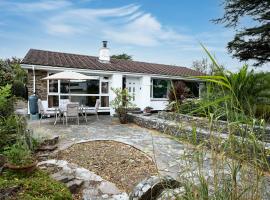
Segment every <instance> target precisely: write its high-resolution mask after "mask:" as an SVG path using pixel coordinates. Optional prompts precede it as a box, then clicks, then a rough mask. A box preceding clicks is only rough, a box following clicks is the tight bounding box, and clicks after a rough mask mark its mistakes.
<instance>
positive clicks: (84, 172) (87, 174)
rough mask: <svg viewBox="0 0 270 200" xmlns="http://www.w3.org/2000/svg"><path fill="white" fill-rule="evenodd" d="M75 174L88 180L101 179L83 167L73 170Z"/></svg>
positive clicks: (99, 180)
mask: <svg viewBox="0 0 270 200" xmlns="http://www.w3.org/2000/svg"><path fill="white" fill-rule="evenodd" d="M75 176H76V177H77V178H78V179H84V180H89V181H97V182H101V181H103V179H102V178H101V177H100V176H98V175H96V174H94V173H93V172H90V171H89V170H87V169H85V168H77V169H76V170H75Z"/></svg>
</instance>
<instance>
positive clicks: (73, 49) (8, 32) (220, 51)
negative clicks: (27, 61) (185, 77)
mask: <svg viewBox="0 0 270 200" xmlns="http://www.w3.org/2000/svg"><path fill="white" fill-rule="evenodd" d="M221 3H222V0H204V1H201V0H74V1H73V0H0V41H1V45H0V58H10V57H14V56H15V57H18V58H23V57H24V56H25V55H26V53H27V51H28V50H29V49H30V48H34V49H43V50H50V51H60V52H67V53H78V54H85V55H92V56H98V52H99V48H100V47H101V41H102V40H107V41H108V47H109V48H110V52H111V54H121V53H127V54H129V55H132V57H133V59H134V60H138V61H145V62H154V63H164V64H172V65H179V66H186V67H191V65H192V62H193V61H195V60H201V59H202V58H204V57H207V55H206V53H205V52H204V51H203V49H202V47H201V46H200V43H202V44H203V45H205V46H206V47H207V48H208V50H209V51H210V52H211V53H212V54H213V55H214V56H215V57H216V59H217V61H218V63H220V64H222V65H224V66H225V67H226V68H227V69H229V70H233V71H235V70H237V69H239V68H240V67H241V66H242V65H243V63H240V62H239V61H238V60H237V59H233V58H232V56H231V55H230V54H228V52H227V49H226V45H227V42H229V41H230V40H232V39H233V36H234V34H235V31H234V30H232V29H228V28H224V26H223V25H217V24H214V23H212V22H211V19H214V18H218V17H221V16H222V14H223V12H224V10H223V7H222V6H221Z"/></svg>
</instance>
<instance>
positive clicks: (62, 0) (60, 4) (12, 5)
mask: <svg viewBox="0 0 270 200" xmlns="http://www.w3.org/2000/svg"><path fill="white" fill-rule="evenodd" d="M0 5H1V6H2V7H6V8H8V9H11V10H14V11H20V12H39V11H50V10H57V9H61V8H64V7H68V6H70V5H72V3H71V2H70V1H68V0H57V1H56V0H42V1H35V2H24V3H22V2H18V1H2V2H0Z"/></svg>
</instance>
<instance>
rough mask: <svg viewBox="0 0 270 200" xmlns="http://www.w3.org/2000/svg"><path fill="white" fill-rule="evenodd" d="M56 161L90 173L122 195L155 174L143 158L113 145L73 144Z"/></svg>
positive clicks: (151, 164)
mask: <svg viewBox="0 0 270 200" xmlns="http://www.w3.org/2000/svg"><path fill="white" fill-rule="evenodd" d="M59 159H62V160H67V161H68V162H70V163H75V164H77V165H79V166H81V167H84V168H86V169H88V170H90V171H93V172H95V173H96V174H97V175H99V176H101V177H102V178H104V179H106V180H108V181H110V182H112V183H115V184H116V186H117V187H118V188H119V189H121V190H123V191H125V192H131V191H132V189H133V188H134V186H135V185H136V184H137V183H138V182H140V181H141V180H143V179H145V178H146V177H149V176H152V175H156V174H157V170H156V167H155V164H154V162H153V161H152V159H151V158H149V157H148V156H147V155H146V154H144V153H143V152H141V151H140V150H138V149H136V148H134V147H132V146H130V145H127V144H124V143H120V142H115V141H91V142H85V143H80V144H75V145H73V146H72V147H70V148H68V149H66V150H63V151H61V152H60V153H59Z"/></svg>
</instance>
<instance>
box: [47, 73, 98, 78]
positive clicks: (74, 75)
mask: <svg viewBox="0 0 270 200" xmlns="http://www.w3.org/2000/svg"><path fill="white" fill-rule="evenodd" d="M98 79H99V77H98V76H86V75H84V74H81V73H78V72H73V71H63V72H59V73H56V74H53V75H50V76H47V77H45V78H43V80H98Z"/></svg>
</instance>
